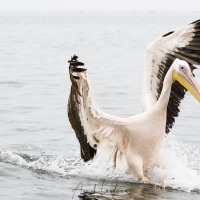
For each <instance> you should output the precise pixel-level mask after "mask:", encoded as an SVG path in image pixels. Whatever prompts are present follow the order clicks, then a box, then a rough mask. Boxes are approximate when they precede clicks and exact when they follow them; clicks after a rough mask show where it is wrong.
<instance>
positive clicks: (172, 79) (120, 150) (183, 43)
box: [68, 21, 200, 184]
mask: <svg viewBox="0 0 200 200" xmlns="http://www.w3.org/2000/svg"><path fill="white" fill-rule="evenodd" d="M199 36H200V21H196V22H194V23H192V24H190V25H188V26H186V27H184V28H182V29H180V30H178V31H176V32H171V33H169V34H166V35H164V36H162V37H160V38H158V39H156V40H155V41H154V42H152V43H151V44H150V45H148V47H147V50H146V57H145V67H144V81H143V97H142V105H143V110H144V112H143V113H141V114H139V115H135V116H133V117H130V118H119V117H114V116H111V115H108V114H106V113H104V112H102V111H101V110H100V108H99V107H98V106H97V104H96V103H95V101H94V99H93V98H92V96H91V93H90V84H89V81H88V74H87V68H86V66H85V65H84V64H83V63H82V62H79V61H78V60H77V58H78V57H76V56H74V57H72V59H71V60H70V61H69V63H70V67H69V72H70V78H71V82H72V87H71V93H70V97H69V103H68V116H69V120H70V122H71V125H72V127H73V129H74V130H75V133H76V135H77V138H78V139H79V142H80V146H81V157H82V158H83V159H84V161H88V160H90V159H92V158H93V157H94V156H95V154H96V150H97V149H101V154H102V157H104V158H105V159H107V160H108V161H109V162H110V163H111V164H112V165H113V166H114V167H117V166H120V167H121V166H123V167H124V168H126V171H127V172H131V173H134V174H135V175H136V176H138V178H140V179H141V180H142V181H144V182H148V183H153V184H156V183H154V182H152V181H149V180H148V179H147V178H146V177H145V175H144V170H145V169H148V168H149V167H151V165H152V164H153V162H154V158H155V156H156V154H157V153H158V152H159V150H160V147H161V145H162V142H163V139H164V137H165V134H166V133H168V132H169V129H170V128H171V127H172V125H173V123H174V118H175V117H176V116H177V115H178V112H179V109H178V107H179V104H180V101H181V100H182V99H183V98H184V94H185V92H186V89H187V90H189V91H190V92H191V93H192V94H193V95H194V96H195V97H196V98H197V99H198V100H200V89H199V86H198V85H197V84H196V82H195V80H194V77H193V75H192V71H193V69H194V66H193V64H200V45H199V46H198V44H200V39H199ZM176 58H177V59H176ZM178 58H179V59H178ZM180 59H182V60H185V61H182V60H180ZM186 61H187V62H186ZM172 85H173V86H172ZM181 85H182V86H184V87H185V88H186V89H184V87H182V86H181Z"/></svg>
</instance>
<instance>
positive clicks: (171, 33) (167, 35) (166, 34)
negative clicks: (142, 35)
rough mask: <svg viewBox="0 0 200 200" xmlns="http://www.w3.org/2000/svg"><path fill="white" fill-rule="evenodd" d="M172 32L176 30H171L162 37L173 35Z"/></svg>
mask: <svg viewBox="0 0 200 200" xmlns="http://www.w3.org/2000/svg"><path fill="white" fill-rule="evenodd" d="M172 33H174V31H170V32H169V33H166V34H165V35H163V36H162V37H167V36H168V35H171V34H172Z"/></svg>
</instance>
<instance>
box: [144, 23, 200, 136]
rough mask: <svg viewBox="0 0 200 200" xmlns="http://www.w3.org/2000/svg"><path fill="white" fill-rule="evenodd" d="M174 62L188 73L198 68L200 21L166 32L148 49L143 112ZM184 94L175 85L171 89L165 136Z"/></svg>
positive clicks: (177, 85)
mask: <svg viewBox="0 0 200 200" xmlns="http://www.w3.org/2000/svg"><path fill="white" fill-rule="evenodd" d="M176 58H179V59H181V60H185V61H186V62H188V63H189V65H190V67H191V69H192V70H193V69H195V66H194V65H200V20H197V21H195V22H193V23H191V24H189V25H187V26H185V27H183V28H181V29H179V30H177V31H175V32H173V31H172V32H169V33H168V34H165V35H163V36H162V37H159V38H158V39H156V40H155V41H153V42H152V43H151V44H150V45H148V47H147V49H146V59H145V69H144V72H145V73H144V84H143V86H144V87H143V98H142V105H143V109H144V110H147V109H148V108H150V107H151V106H152V105H153V104H154V103H155V102H156V101H157V100H158V98H159V96H160V94H161V91H162V87H163V80H164V78H165V75H166V73H167V71H168V69H169V67H170V66H171V64H172V63H173V61H174V60H175V59H176ZM185 92H186V90H185V89H184V88H183V87H182V86H181V85H180V84H179V83H178V82H175V83H174V84H173V85H172V90H171V94H170V99H169V103H168V107H167V122H166V133H169V131H170V129H171V128H172V126H173V124H174V122H175V117H177V116H178V114H179V112H180V110H179V106H180V103H181V101H182V99H183V98H184V96H185Z"/></svg>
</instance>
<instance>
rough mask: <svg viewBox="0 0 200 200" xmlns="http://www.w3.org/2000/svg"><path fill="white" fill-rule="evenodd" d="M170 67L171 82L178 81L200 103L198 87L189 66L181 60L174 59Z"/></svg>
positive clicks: (199, 89) (199, 88)
mask: <svg viewBox="0 0 200 200" xmlns="http://www.w3.org/2000/svg"><path fill="white" fill-rule="evenodd" d="M172 67H173V71H172V79H173V81H178V82H179V83H180V84H181V85H182V86H183V87H184V88H185V89H187V90H188V91H189V92H190V93H191V94H192V95H193V96H194V97H195V98H196V99H197V100H198V101H199V102H200V87H199V85H198V84H197V82H196V80H195V78H194V76H193V74H192V71H191V68H190V66H189V64H188V63H187V62H185V61H183V60H179V59H176V60H175V61H174V63H173V65H172Z"/></svg>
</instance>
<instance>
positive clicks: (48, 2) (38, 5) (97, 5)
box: [0, 0, 200, 11]
mask: <svg viewBox="0 0 200 200" xmlns="http://www.w3.org/2000/svg"><path fill="white" fill-rule="evenodd" d="M110 10H114V11H124V10H128V11H131V10H161V11H164V10H169V11H171V10H172V11H174V10H175V11H194V10H200V0H187V1H184V0H165V1H163V0H137V1H135V0H0V11H110Z"/></svg>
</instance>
